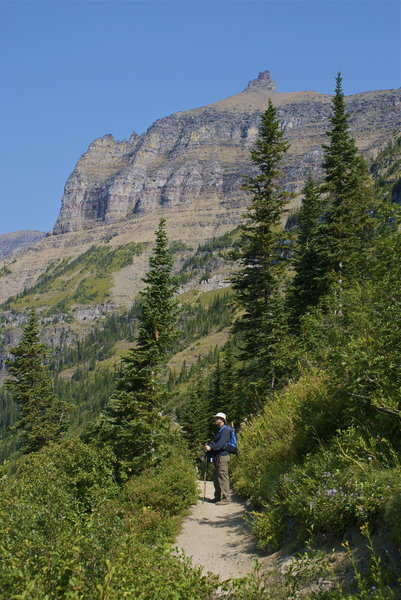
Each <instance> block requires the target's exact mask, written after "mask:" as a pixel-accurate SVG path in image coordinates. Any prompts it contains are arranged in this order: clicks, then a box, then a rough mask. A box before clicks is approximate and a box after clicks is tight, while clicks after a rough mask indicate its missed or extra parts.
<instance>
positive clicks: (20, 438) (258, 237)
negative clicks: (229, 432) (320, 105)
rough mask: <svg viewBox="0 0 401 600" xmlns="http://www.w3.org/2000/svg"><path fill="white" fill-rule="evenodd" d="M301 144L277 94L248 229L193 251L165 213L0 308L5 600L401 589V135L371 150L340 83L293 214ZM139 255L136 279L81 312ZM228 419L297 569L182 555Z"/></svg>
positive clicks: (252, 487)
mask: <svg viewBox="0 0 401 600" xmlns="http://www.w3.org/2000/svg"><path fill="white" fill-rule="evenodd" d="M290 143H291V142H290V140H289V139H288V137H287V136H286V131H285V129H284V128H283V127H282V126H281V123H280V118H279V115H278V111H277V108H276V107H275V106H274V105H273V103H272V101H271V100H270V99H269V101H268V104H267V107H266V110H265V111H264V112H263V113H262V115H261V117H260V121H259V130H258V136H257V139H256V141H255V143H254V145H253V146H252V149H251V152H250V160H251V162H252V165H253V168H252V170H251V171H249V172H247V173H245V174H244V175H246V177H245V178H244V185H243V191H244V192H246V194H247V198H248V207H247V209H246V213H245V214H244V217H243V219H242V222H241V224H240V225H239V226H238V227H236V228H235V229H232V231H230V232H228V233H225V234H223V235H220V236H218V237H214V238H211V239H210V240H208V241H206V242H205V243H202V244H200V245H199V246H197V247H195V248H194V247H191V246H189V245H188V243H187V242H185V243H184V242H177V241H174V242H171V241H170V240H169V238H168V235H167V232H166V220H165V219H164V218H162V219H160V220H159V222H158V225H157V228H156V231H155V235H154V238H155V239H154V242H153V243H152V244H150V243H147V242H143V243H142V242H138V243H136V242H135V243H134V242H132V241H131V242H127V243H126V244H124V245H120V246H118V247H114V246H113V245H112V244H110V241H112V240H106V241H104V243H102V244H101V245H100V246H99V245H92V246H90V247H88V248H87V250H85V251H84V252H83V253H82V254H80V255H79V256H77V257H75V258H70V257H68V258H65V259H63V260H62V259H60V260H59V259H58V260H56V261H54V262H52V263H51V264H50V265H49V267H48V268H47V270H46V271H45V272H44V273H43V274H42V275H41V276H40V277H39V279H37V281H36V282H35V283H34V284H33V285H32V286H31V287H27V288H26V289H25V290H24V291H23V292H20V293H18V294H15V295H12V296H10V297H9V298H7V300H6V301H5V302H4V303H3V305H2V306H1V308H2V310H3V315H4V316H3V317H2V322H1V323H0V327H1V332H2V338H3V341H2V344H3V346H2V347H1V348H0V350H4V356H5V354H7V358H6V360H5V363H6V364H5V369H4V370H3V372H4V373H5V375H6V376H5V377H4V378H3V382H2V385H1V387H0V461H1V463H2V464H1V466H0V561H1V570H0V596H1V597H2V598H3V597H4V598H7V599H10V600H11V599H15V600H17V599H21V600H38V599H43V600H45V599H46V600H59V599H66V600H123V599H124V598H128V599H132V600H139V599H141V600H153V599H155V598H158V599H161V600H163V599H165V600H197V599H199V600H209V599H210V600H212V599H218V598H224V599H227V600H259V599H260V600H285V599H292V598H297V597H302V598H306V599H310V600H313V599H314V600H354V599H355V600H356V599H361V600H362V599H363V600H368V599H373V600H391V599H393V600H396V599H397V598H399V597H400V596H401V571H400V567H399V565H400V564H401V562H400V560H401V441H400V440H401V435H400V433H401V399H400V388H401V319H400V307H401V263H400V255H401V230H400V224H401V209H400V201H401V196H400V190H401V131H398V132H394V135H393V136H392V137H391V138H389V139H388V140H387V143H386V145H385V146H384V147H383V149H382V150H381V151H380V152H379V153H378V154H377V156H376V157H375V158H374V160H373V161H371V162H370V163H368V162H367V160H366V159H365V158H363V156H362V154H361V152H360V150H359V149H358V147H357V144H356V142H355V139H354V137H353V136H352V134H351V131H350V124H349V115H348V113H347V109H346V104H345V99H344V94H343V91H342V79H341V75H338V76H337V80H336V89H335V95H334V96H333V97H332V100H331V116H330V127H329V129H328V131H327V133H326V137H325V141H324V143H323V145H322V148H321V149H320V152H321V156H322V165H321V168H320V170H319V172H318V173H317V172H316V171H312V170H311V171H309V173H308V175H307V178H306V180H305V182H304V187H303V190H302V202H301V205H300V206H299V207H295V205H294V201H293V200H294V194H293V192H292V191H291V189H289V188H288V186H287V187H285V186H283V183H282V182H283V173H282V169H283V164H284V161H285V156H286V154H287V153H288V152H289V151H290ZM138 260H139V261H145V262H146V276H145V278H144V281H143V284H144V286H143V289H142V291H141V292H140V293H139V294H137V295H136V296H135V297H133V298H132V302H131V304H130V306H127V307H126V308H121V307H120V308H119V310H115V311H104V312H102V310H101V309H99V313H98V315H97V318H96V319H95V320H94V321H92V320H90V323H89V324H88V325H87V326H86V325H85V319H86V317H85V310H84V307H85V303H86V302H87V303H88V306H89V303H91V305H92V306H93V305H101V304H102V303H103V304H104V305H105V304H107V302H108V299H109V297H110V293H111V288H112V284H113V281H114V280H113V277H114V273H115V271H116V270H117V269H120V270H121V269H124V268H125V267H127V266H129V265H132V264H133V263H134V261H138ZM4 268H5V267H4ZM6 274H7V273H1V272H0V277H1V276H2V275H6ZM77 302H79V303H80V306H81V308H80V310H81V313H82V314H81V316H80V327H79V328H78V327H77V324H76V321H75V320H74V319H75V318H76V316H77V312H73V311H75V308H74V307H75V306H76V303H77ZM44 307H45V308H44ZM90 310H92V311H93V308H91V309H90ZM88 311H89V308H88ZM60 314H64V315H65V322H62V321H60ZM88 314H89V313H88ZM21 315H22V316H21ZM73 317H74V318H73ZM92 317H93V314H92ZM15 327H17V328H19V330H20V333H19V334H18V335H16V334H15ZM5 349H6V351H7V352H5ZM217 411H223V412H225V413H226V414H227V415H228V419H229V422H230V424H232V425H233V426H234V428H235V429H236V432H237V435H238V447H239V452H238V455H237V456H235V457H234V459H233V460H232V462H231V465H232V469H231V481H232V485H233V488H234V490H235V492H236V493H237V494H238V495H240V496H241V497H242V498H245V499H247V500H248V503H249V506H250V510H249V525H250V527H251V529H252V532H253V535H254V536H255V538H256V539H257V541H258V546H259V548H260V549H261V550H262V551H263V552H265V553H266V554H272V553H274V552H277V551H280V550H281V549H282V548H284V547H285V548H287V550H288V548H290V549H291V555H292V558H291V561H290V567H289V568H288V569H287V570H286V571H285V572H273V571H268V572H262V571H255V573H254V574H252V575H250V576H248V577H245V578H242V579H240V580H231V581H226V582H224V583H222V582H221V581H219V580H218V578H217V577H215V576H212V575H210V574H207V573H203V572H202V570H201V569H199V568H195V567H193V565H191V562H190V560H188V559H187V558H186V557H185V556H178V555H177V553H176V552H173V545H174V539H175V536H176V535H177V532H178V531H179V528H180V523H181V522H182V519H183V516H184V515H185V511H187V509H188V508H189V507H190V506H191V504H193V503H194V502H195V501H196V499H197V489H196V479H197V478H199V476H200V473H201V472H202V468H203V466H204V465H203V463H202V457H203V454H204V448H203V446H204V443H205V442H206V441H207V440H209V439H211V436H213V435H214V430H213V420H212V419H211V416H212V415H214V414H215V413H216V412H217ZM340 555H341V560H340V559H339V556H340Z"/></svg>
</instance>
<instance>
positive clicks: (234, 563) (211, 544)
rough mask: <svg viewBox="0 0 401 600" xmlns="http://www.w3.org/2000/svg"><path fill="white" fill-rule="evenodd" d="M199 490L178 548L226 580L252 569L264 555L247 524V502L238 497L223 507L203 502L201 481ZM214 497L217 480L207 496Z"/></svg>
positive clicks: (209, 483) (211, 484)
mask: <svg viewBox="0 0 401 600" xmlns="http://www.w3.org/2000/svg"><path fill="white" fill-rule="evenodd" d="M199 490H200V494H201V495H200V497H199V501H198V503H197V504H196V505H195V506H194V507H193V508H192V510H191V513H190V515H189V516H188V518H187V519H186V520H185V521H184V523H183V527H182V530H181V533H180V534H179V536H178V537H177V543H176V545H177V547H178V548H179V549H182V550H184V552H185V554H186V555H187V556H190V557H192V561H193V563H194V565H196V566H203V567H204V570H205V571H211V572H212V573H214V574H215V575H219V576H220V578H221V579H222V580H224V579H230V578H238V577H243V576H245V575H247V574H248V573H250V572H252V571H253V567H254V564H255V560H257V559H259V557H260V555H259V553H258V551H257V549H256V546H255V541H254V539H253V538H252V537H251V536H250V535H249V534H248V532H247V530H246V527H245V525H244V521H243V516H244V514H245V512H246V510H245V507H244V505H243V504H242V503H240V502H238V501H237V500H235V501H233V502H231V503H230V504H226V505H222V506H219V505H216V504H213V503H212V502H208V501H207V500H206V501H205V502H204V503H203V502H202V498H203V482H199ZM212 497H213V483H212V482H211V481H207V482H206V498H212Z"/></svg>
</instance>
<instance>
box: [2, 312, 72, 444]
mask: <svg viewBox="0 0 401 600" xmlns="http://www.w3.org/2000/svg"><path fill="white" fill-rule="evenodd" d="M10 352H11V354H12V355H13V356H14V360H9V361H8V363H7V366H8V371H9V373H10V375H11V376H12V379H9V380H7V381H6V386H7V388H8V389H9V390H10V391H11V393H12V398H13V400H14V402H15V403H16V404H17V405H18V407H19V420H18V421H17V423H16V424H15V425H14V427H13V429H14V430H16V431H17V432H18V434H19V435H20V436H21V442H22V443H21V450H22V452H23V453H24V454H29V453H30V452H36V451H37V450H40V449H41V448H42V447H43V446H45V445H47V444H49V443H50V442H55V441H57V440H59V439H60V437H61V436H62V435H63V433H64V432H65V431H66V429H67V426H68V416H69V414H70V412H71V410H72V406H71V404H69V403H67V402H62V401H60V400H58V399H57V398H56V396H55V394H54V391H53V381H52V378H51V376H50V374H49V371H48V369H47V367H46V366H45V365H44V364H43V363H44V360H45V358H46V355H47V352H48V351H47V349H46V346H45V345H44V344H42V343H41V342H40V339H39V322H38V318H37V316H36V313H35V311H34V310H32V311H31V313H30V316H29V319H28V322H27V324H26V326H25V327H24V331H23V335H22V339H21V341H20V342H19V344H18V345H17V346H15V347H14V348H11V350H10Z"/></svg>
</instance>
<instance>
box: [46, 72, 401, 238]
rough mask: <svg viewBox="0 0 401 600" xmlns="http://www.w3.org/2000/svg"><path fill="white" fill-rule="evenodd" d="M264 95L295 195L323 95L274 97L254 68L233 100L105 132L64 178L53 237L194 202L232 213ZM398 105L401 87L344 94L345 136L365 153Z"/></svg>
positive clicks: (312, 151)
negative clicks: (118, 133) (136, 129)
mask: <svg viewBox="0 0 401 600" xmlns="http://www.w3.org/2000/svg"><path fill="white" fill-rule="evenodd" d="M268 98H271V100H272V102H273V104H274V105H275V106H276V107H277V113H278V117H279V119H280V121H281V124H282V128H283V130H284V131H285V132H286V137H288V139H289V140H290V142H291V148H290V151H289V153H288V155H287V159H286V164H285V166H284V172H285V184H286V185H287V186H288V187H289V188H290V189H293V190H295V191H297V190H299V189H300V187H301V186H302V183H303V181H304V179H305V176H306V173H307V171H308V170H309V169H311V170H312V171H313V172H315V173H316V174H319V171H320V164H321V158H322V152H321V144H322V143H324V142H325V141H327V137H326V135H325V132H326V131H327V129H328V128H329V126H330V124H329V121H328V119H329V116H330V114H331V102H330V100H331V96H327V95H323V94H318V93H316V92H295V93H285V94H281V93H278V92H276V91H275V82H274V81H273V79H272V78H271V75H270V72H269V71H264V72H262V73H260V74H259V75H258V77H257V78H256V79H254V80H252V81H250V82H249V84H248V86H247V87H246V89H245V90H244V91H243V92H241V93H240V94H238V95H236V96H232V97H230V98H227V99H225V100H222V101H220V102H217V103H215V104H211V105H209V106H206V107H203V108H198V109H194V110H190V111H186V112H180V113H176V114H173V115H171V116H169V117H165V118H163V119H160V120H158V121H156V122H155V123H154V124H153V125H152V126H151V127H150V128H149V129H148V131H147V132H146V133H144V134H143V135H141V136H137V135H136V134H133V135H132V136H131V138H130V139H129V140H128V141H122V142H119V141H115V140H114V138H113V136H112V135H107V136H105V137H103V138H100V139H98V140H96V141H94V142H93V143H92V144H91V146H90V147H89V149H88V151H87V152H86V153H85V154H84V155H83V156H82V157H81V158H80V160H79V161H78V163H77V166H76V168H75V170H74V171H73V173H72V174H71V176H70V177H69V179H68V181H67V184H66V186H65V192H64V196H63V199H62V207H61V212H60V215H59V217H58V219H57V222H56V225H55V227H54V230H53V233H54V234H61V233H67V232H73V231H80V230H82V229H86V228H93V227H94V226H98V225H107V224H113V223H118V222H120V221H125V220H127V219H128V220H136V219H138V218H139V217H141V216H143V215H146V214H151V213H153V214H157V213H160V212H161V211H162V212H163V213H164V214H167V213H168V212H170V211H171V210H172V209H174V208H175V209H177V208H179V209H180V210H182V211H184V212H185V210H186V208H188V209H190V207H191V206H194V205H203V204H204V205H208V206H213V207H215V210H216V213H219V214H221V213H222V212H223V213H226V214H227V216H228V215H233V214H236V215H237V216H238V215H239V214H240V213H241V210H242V209H243V207H244V206H245V205H246V204H247V202H248V201H249V199H248V198H247V196H246V194H245V193H244V192H243V191H242V189H241V185H242V183H243V175H246V174H250V173H252V170H253V165H252V163H251V162H250V158H249V150H250V148H251V147H252V145H253V143H254V142H255V140H256V139H257V136H258V126H259V117H260V113H261V111H262V110H264V109H265V108H266V105H267V100H268ZM400 108H401V90H381V91H376V92H366V93H362V94H357V95H355V96H349V97H348V98H347V109H348V112H349V114H350V127H351V131H352V133H353V135H354V137H355V138H356V141H357V143H358V145H359V147H360V148H361V150H362V151H363V152H365V153H368V154H370V155H374V154H375V153H376V151H377V150H378V149H379V148H380V147H381V146H382V145H383V144H384V143H385V142H386V140H387V139H388V138H389V137H390V136H391V134H392V133H393V132H394V131H395V130H399V129H400V128H401V111H400ZM228 220H229V217H228ZM233 224H234V221H233Z"/></svg>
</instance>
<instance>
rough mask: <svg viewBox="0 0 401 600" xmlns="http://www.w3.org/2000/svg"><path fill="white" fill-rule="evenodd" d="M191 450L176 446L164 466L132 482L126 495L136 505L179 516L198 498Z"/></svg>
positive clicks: (149, 470) (147, 471)
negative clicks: (188, 453) (190, 456)
mask: <svg viewBox="0 0 401 600" xmlns="http://www.w3.org/2000/svg"><path fill="white" fill-rule="evenodd" d="M186 453H187V451H186V450H185V452H183V450H180V449H176V448H174V449H173V451H172V453H171V455H170V456H169V457H168V458H166V459H165V460H164V461H163V462H162V463H161V464H160V465H158V466H157V467H155V468H153V469H148V470H146V471H145V472H143V473H142V474H141V475H139V476H138V477H135V478H133V479H131V480H130V481H128V483H127V484H126V486H125V489H124V497H125V498H126V499H127V501H129V502H131V504H132V505H133V506H144V507H147V508H152V509H155V510H157V511H160V512H162V513H165V514H168V515H176V514H178V513H180V512H181V511H182V510H184V509H186V508H188V507H189V506H190V505H191V504H193V503H194V502H195V501H196V498H197V491H196V485H195V478H196V471H195V468H194V466H193V465H192V463H191V462H190V459H189V458H188V456H187V455H186Z"/></svg>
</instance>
